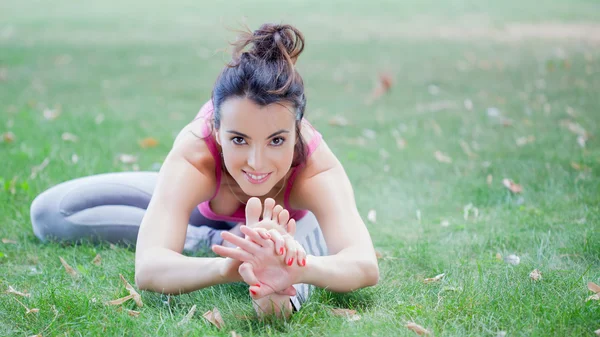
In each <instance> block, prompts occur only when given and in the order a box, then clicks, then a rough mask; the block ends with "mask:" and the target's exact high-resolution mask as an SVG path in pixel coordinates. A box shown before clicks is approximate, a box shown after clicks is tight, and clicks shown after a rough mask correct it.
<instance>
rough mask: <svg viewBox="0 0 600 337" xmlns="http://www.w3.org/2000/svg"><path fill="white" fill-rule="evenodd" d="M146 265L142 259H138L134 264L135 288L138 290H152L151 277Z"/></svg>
mask: <svg viewBox="0 0 600 337" xmlns="http://www.w3.org/2000/svg"><path fill="white" fill-rule="evenodd" d="M148 269H149V268H148V264H147V263H144V260H143V259H138V260H137V261H136V263H135V286H136V287H137V288H138V289H139V290H152V287H151V284H152V277H151V273H150V271H149V270H148Z"/></svg>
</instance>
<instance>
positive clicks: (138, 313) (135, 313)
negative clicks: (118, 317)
mask: <svg viewBox="0 0 600 337" xmlns="http://www.w3.org/2000/svg"><path fill="white" fill-rule="evenodd" d="M127 313H128V314H129V316H131V317H138V316H139V315H140V312H139V311H135V310H127Z"/></svg>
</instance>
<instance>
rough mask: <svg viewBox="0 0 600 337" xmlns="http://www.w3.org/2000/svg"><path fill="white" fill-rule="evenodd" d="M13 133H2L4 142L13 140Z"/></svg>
mask: <svg viewBox="0 0 600 337" xmlns="http://www.w3.org/2000/svg"><path fill="white" fill-rule="evenodd" d="M15 138H16V137H15V134H14V133H12V132H10V131H8V132H6V133H3V134H2V139H3V140H4V141H5V142H6V143H12V142H14V141H15Z"/></svg>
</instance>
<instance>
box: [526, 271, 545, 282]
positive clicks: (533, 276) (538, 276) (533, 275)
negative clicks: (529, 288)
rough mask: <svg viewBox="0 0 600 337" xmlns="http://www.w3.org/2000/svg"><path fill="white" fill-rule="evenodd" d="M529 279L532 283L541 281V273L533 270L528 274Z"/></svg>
mask: <svg viewBox="0 0 600 337" xmlns="http://www.w3.org/2000/svg"><path fill="white" fill-rule="evenodd" d="M529 277H530V278H531V279H532V280H534V281H541V280H542V273H541V272H540V271H539V270H537V269H534V270H533V271H532V272H531V273H529Z"/></svg>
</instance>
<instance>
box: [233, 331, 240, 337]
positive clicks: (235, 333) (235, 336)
mask: <svg viewBox="0 0 600 337" xmlns="http://www.w3.org/2000/svg"><path fill="white" fill-rule="evenodd" d="M231 337H242V335H240V334H239V333H237V332H235V331H231Z"/></svg>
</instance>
